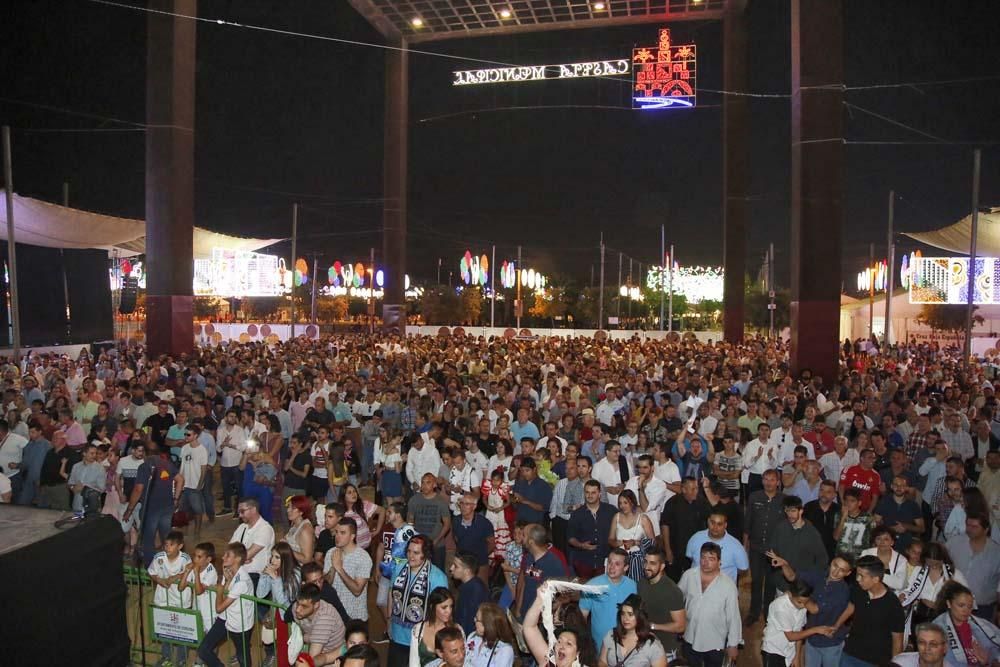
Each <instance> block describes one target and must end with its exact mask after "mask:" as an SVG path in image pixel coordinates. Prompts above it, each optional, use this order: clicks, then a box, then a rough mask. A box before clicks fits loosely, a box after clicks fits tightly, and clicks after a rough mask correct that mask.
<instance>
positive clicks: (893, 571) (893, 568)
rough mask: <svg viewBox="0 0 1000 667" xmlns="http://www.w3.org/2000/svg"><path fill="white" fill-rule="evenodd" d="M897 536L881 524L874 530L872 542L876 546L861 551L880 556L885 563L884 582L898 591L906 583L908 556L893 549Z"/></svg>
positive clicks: (865, 554)
mask: <svg viewBox="0 0 1000 667" xmlns="http://www.w3.org/2000/svg"><path fill="white" fill-rule="evenodd" d="M895 541H896V538H895V537H894V536H893V534H892V531H891V530H889V529H888V528H886V527H885V526H879V527H878V528H876V529H875V530H873V531H872V544H874V545H875V546H873V547H871V548H869V549H865V550H864V551H862V552H861V555H862V556H878V559H879V560H880V561H882V564H883V565H885V577H884V578H883V579H882V583H884V584H885V585H886V586H888V587H889V588H891V589H892V590H893V591H894V592H896V593H898V592H899V591H900V590H901V589H902V588H903V585H904V584H905V583H906V558H905V557H904V556H903V555H902V554H901V553H899V552H898V551H896V550H895V549H893V548H892V547H893V544H894V543H895Z"/></svg>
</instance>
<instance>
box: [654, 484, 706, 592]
mask: <svg viewBox="0 0 1000 667" xmlns="http://www.w3.org/2000/svg"><path fill="white" fill-rule="evenodd" d="M711 511H712V506H711V505H709V504H708V501H707V500H705V498H703V497H702V496H700V495H699V494H698V480H696V479H695V478H694V477H688V478H686V479H685V480H684V481H683V482H681V492H680V493H678V494H677V495H676V496H674V497H673V498H671V499H670V500H668V501H667V504H666V505H664V506H663V512H661V513H660V536H661V537H662V539H663V550H664V551H665V552H666V554H667V575H668V576H669V577H670V578H671V579H673V580H674V581H679V580H680V578H681V575H682V574H684V572H685V571H686V570H688V569H689V568H690V567H691V560H690V559H689V558H688V557H687V556H685V555H684V554H685V553H687V545H688V542H689V541H690V540H691V536H692V535H694V534H695V533H697V532H698V531H699V530H703V529H704V528H705V524H706V523H707V522H708V515H709V514H710V513H711Z"/></svg>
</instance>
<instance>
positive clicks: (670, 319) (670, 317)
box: [667, 244, 674, 331]
mask: <svg viewBox="0 0 1000 667" xmlns="http://www.w3.org/2000/svg"><path fill="white" fill-rule="evenodd" d="M667 270H668V271H670V274H669V275H670V278H669V281H668V283H667V288H668V289H669V290H670V292H668V299H667V307H668V309H669V310H668V311H667V331H673V330H674V246H673V244H670V256H669V257H667Z"/></svg>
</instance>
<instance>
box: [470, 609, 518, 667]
mask: <svg viewBox="0 0 1000 667" xmlns="http://www.w3.org/2000/svg"><path fill="white" fill-rule="evenodd" d="M475 623H476V630H475V632H473V633H472V634H471V635H469V637H468V639H467V640H466V642H465V667H512V665H513V664H514V631H513V630H512V629H511V627H510V623H509V622H508V621H507V615H506V614H505V613H504V611H503V609H501V608H500V605H498V604H495V603H493V602H487V603H485V604H483V605H482V606H480V607H479V609H478V610H477V611H476V618H475Z"/></svg>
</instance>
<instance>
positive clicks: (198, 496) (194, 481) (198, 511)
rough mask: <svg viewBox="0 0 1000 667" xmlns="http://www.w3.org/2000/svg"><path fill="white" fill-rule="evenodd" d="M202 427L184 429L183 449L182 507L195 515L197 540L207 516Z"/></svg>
mask: <svg viewBox="0 0 1000 667" xmlns="http://www.w3.org/2000/svg"><path fill="white" fill-rule="evenodd" d="M200 433H201V427H200V426H197V425H194V424H188V426H187V427H186V428H185V429H184V446H183V447H181V476H182V477H184V491H183V492H182V494H181V506H182V507H186V508H187V509H188V510H190V512H191V513H192V514H194V535H195V539H198V538H199V537H200V536H201V518H202V517H203V516H205V496H204V494H203V490H204V488H205V480H206V478H207V477H208V450H206V449H205V447H204V446H203V445H202V444H201V441H200V440H199V439H198V436H199V435H200Z"/></svg>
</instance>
